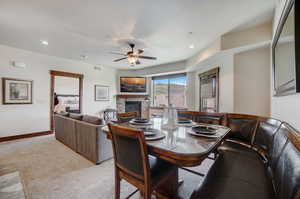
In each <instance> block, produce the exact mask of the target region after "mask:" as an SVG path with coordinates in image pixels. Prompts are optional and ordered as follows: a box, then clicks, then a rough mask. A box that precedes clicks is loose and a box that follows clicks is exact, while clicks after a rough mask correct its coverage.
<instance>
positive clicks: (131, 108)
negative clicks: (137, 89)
mask: <svg viewBox="0 0 300 199" xmlns="http://www.w3.org/2000/svg"><path fill="white" fill-rule="evenodd" d="M141 111H142V102H141V101H126V102H125V112H137V113H138V117H141Z"/></svg>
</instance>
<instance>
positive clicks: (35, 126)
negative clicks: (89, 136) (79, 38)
mask: <svg viewBox="0 0 300 199" xmlns="http://www.w3.org/2000/svg"><path fill="white" fill-rule="evenodd" d="M11 61H20V62H24V63H26V65H27V67H26V69H20V68H13V67H12V66H11V65H10V62H11ZM49 70H60V71H65V72H73V73H81V74H84V82H83V113H85V114H92V115H97V114H98V112H99V111H101V110H103V109H105V108H106V107H108V106H115V98H114V97H113V96H115V94H116V71H115V70H114V69H111V68H106V67H102V70H101V71H97V70H94V69H93V66H92V65H89V64H85V63H83V62H76V61H72V60H68V59H62V58H57V57H52V56H47V55H42V54H38V53H33V52H30V51H25V50H21V49H16V48H11V47H8V46H3V45H0V78H1V77H11V78H21V79H29V80H33V81H34V85H33V104H32V105H2V101H1V103H0V118H1V124H0V137H6V136H12V135H19V134H25V133H32V132H40V131H48V130H49V126H50V125H49V111H50V105H49V103H50V99H49V93H50V75H49ZM95 84H101V85H108V86H110V96H111V99H112V100H110V101H105V102H95V101H94V85H95ZM0 88H2V86H1V85H0ZM0 95H1V94H0ZM0 99H1V100H2V96H0Z"/></svg>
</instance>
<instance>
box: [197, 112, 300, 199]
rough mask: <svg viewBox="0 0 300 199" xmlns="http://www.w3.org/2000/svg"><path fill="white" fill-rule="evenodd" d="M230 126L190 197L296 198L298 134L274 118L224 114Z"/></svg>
mask: <svg viewBox="0 0 300 199" xmlns="http://www.w3.org/2000/svg"><path fill="white" fill-rule="evenodd" d="M226 118H227V121H226V124H227V126H228V127H229V128H231V129H232V131H231V132H230V134H229V136H228V139H227V140H226V141H225V142H224V143H223V144H222V145H221V146H220V147H219V148H218V152H219V154H218V156H217V158H216V161H215V163H214V164H213V166H212V167H211V168H210V170H209V172H208V173H207V175H206V176H205V178H204V181H203V183H202V184H201V185H200V186H199V188H198V189H197V190H196V191H194V193H193V194H192V196H191V198H192V199H198V198H199V199H202V198H205V199H240V198H243V199H248V198H249V199H250V198H251V199H253V198H259V199H260V198H261V199H271V198H272V199H273V198H277V199H299V198H300V134H299V132H297V131H296V130H295V129H293V128H292V127H291V126H290V125H289V124H287V123H285V122H281V121H279V120H276V119H271V118H263V117H258V116H251V115H240V114H227V115H226Z"/></svg>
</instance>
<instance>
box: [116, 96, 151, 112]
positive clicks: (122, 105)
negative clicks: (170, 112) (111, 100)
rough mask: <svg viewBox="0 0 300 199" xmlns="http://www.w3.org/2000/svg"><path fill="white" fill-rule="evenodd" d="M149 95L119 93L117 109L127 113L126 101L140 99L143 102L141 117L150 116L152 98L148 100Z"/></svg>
mask: <svg viewBox="0 0 300 199" xmlns="http://www.w3.org/2000/svg"><path fill="white" fill-rule="evenodd" d="M147 98H148V95H130V94H119V95H117V111H118V113H125V102H126V101H138V102H141V117H142V118H148V117H149V108H150V100H147Z"/></svg>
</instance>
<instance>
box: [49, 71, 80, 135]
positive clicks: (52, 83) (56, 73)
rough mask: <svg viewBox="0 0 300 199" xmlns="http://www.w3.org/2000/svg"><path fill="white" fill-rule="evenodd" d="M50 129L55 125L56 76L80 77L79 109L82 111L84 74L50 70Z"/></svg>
mask: <svg viewBox="0 0 300 199" xmlns="http://www.w3.org/2000/svg"><path fill="white" fill-rule="evenodd" d="M49 73H50V129H51V131H53V130H54V125H53V121H54V120H53V115H54V113H53V109H54V106H53V105H54V86H55V76H61V77H71V78H77V79H79V111H80V112H81V111H82V95H83V74H78V73H69V72H63V71H56V70H50V71H49Z"/></svg>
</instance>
